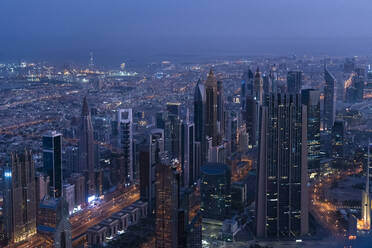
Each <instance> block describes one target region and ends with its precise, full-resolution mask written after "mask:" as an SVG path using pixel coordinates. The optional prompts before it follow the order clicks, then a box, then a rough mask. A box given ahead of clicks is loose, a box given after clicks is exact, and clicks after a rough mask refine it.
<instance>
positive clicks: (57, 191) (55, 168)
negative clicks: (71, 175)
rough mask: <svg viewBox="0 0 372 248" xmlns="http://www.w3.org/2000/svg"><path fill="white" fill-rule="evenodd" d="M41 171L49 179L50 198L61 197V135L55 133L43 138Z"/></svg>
mask: <svg viewBox="0 0 372 248" xmlns="http://www.w3.org/2000/svg"><path fill="white" fill-rule="evenodd" d="M43 169H44V171H45V173H46V174H47V175H48V176H49V179H50V184H49V187H50V195H51V197H60V196H62V134H60V133H57V132H55V131H51V132H48V133H46V134H45V135H44V136H43Z"/></svg>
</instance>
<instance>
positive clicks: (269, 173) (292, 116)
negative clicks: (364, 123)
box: [256, 94, 309, 239]
mask: <svg viewBox="0 0 372 248" xmlns="http://www.w3.org/2000/svg"><path fill="white" fill-rule="evenodd" d="M306 122H307V115H306V107H305V106H303V105H302V104H301V96H300V95H299V94H296V95H287V94H272V95H269V96H268V97H267V102H266V103H265V104H264V106H262V107H261V120H260V138H259V147H260V148H259V158H258V159H259V164H258V174H257V196H256V232H257V233H256V235H257V237H259V238H278V239H286V238H293V237H298V236H301V235H304V234H306V233H308V228H309V223H308V205H309V203H308V195H307V193H308V192H307V178H308V173H307V132H306V129H307V125H306Z"/></svg>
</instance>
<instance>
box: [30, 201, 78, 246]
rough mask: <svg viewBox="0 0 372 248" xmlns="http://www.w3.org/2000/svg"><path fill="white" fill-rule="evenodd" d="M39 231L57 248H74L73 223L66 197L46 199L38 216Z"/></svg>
mask: <svg viewBox="0 0 372 248" xmlns="http://www.w3.org/2000/svg"><path fill="white" fill-rule="evenodd" d="M37 223H38V225H37V231H38V233H40V234H42V235H45V236H47V237H48V238H49V239H50V240H52V242H53V247H56V248H72V235H71V223H70V221H69V213H68V204H67V202H66V201H65V199H64V197H60V198H50V199H45V200H43V201H42V202H41V203H40V206H39V210H38V215H37Z"/></svg>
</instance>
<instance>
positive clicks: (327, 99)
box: [323, 67, 336, 130]
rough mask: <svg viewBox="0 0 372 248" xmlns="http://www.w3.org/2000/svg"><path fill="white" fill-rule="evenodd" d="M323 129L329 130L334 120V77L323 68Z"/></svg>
mask: <svg viewBox="0 0 372 248" xmlns="http://www.w3.org/2000/svg"><path fill="white" fill-rule="evenodd" d="M324 80H325V85H324V116H323V119H324V130H331V129H332V127H333V123H334V121H335V101H334V99H335V84H336V79H335V77H334V76H333V75H332V74H331V73H330V72H329V71H328V69H327V68H326V67H325V68H324Z"/></svg>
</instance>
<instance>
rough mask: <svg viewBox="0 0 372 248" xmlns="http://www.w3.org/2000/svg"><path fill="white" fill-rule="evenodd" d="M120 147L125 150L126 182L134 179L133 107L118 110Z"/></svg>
mask: <svg viewBox="0 0 372 248" xmlns="http://www.w3.org/2000/svg"><path fill="white" fill-rule="evenodd" d="M118 120H119V130H120V131H119V132H120V135H119V136H120V147H121V151H122V152H123V158H124V170H125V172H124V173H125V182H132V181H133V127H132V125H133V115H132V109H120V110H119V111H118Z"/></svg>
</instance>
